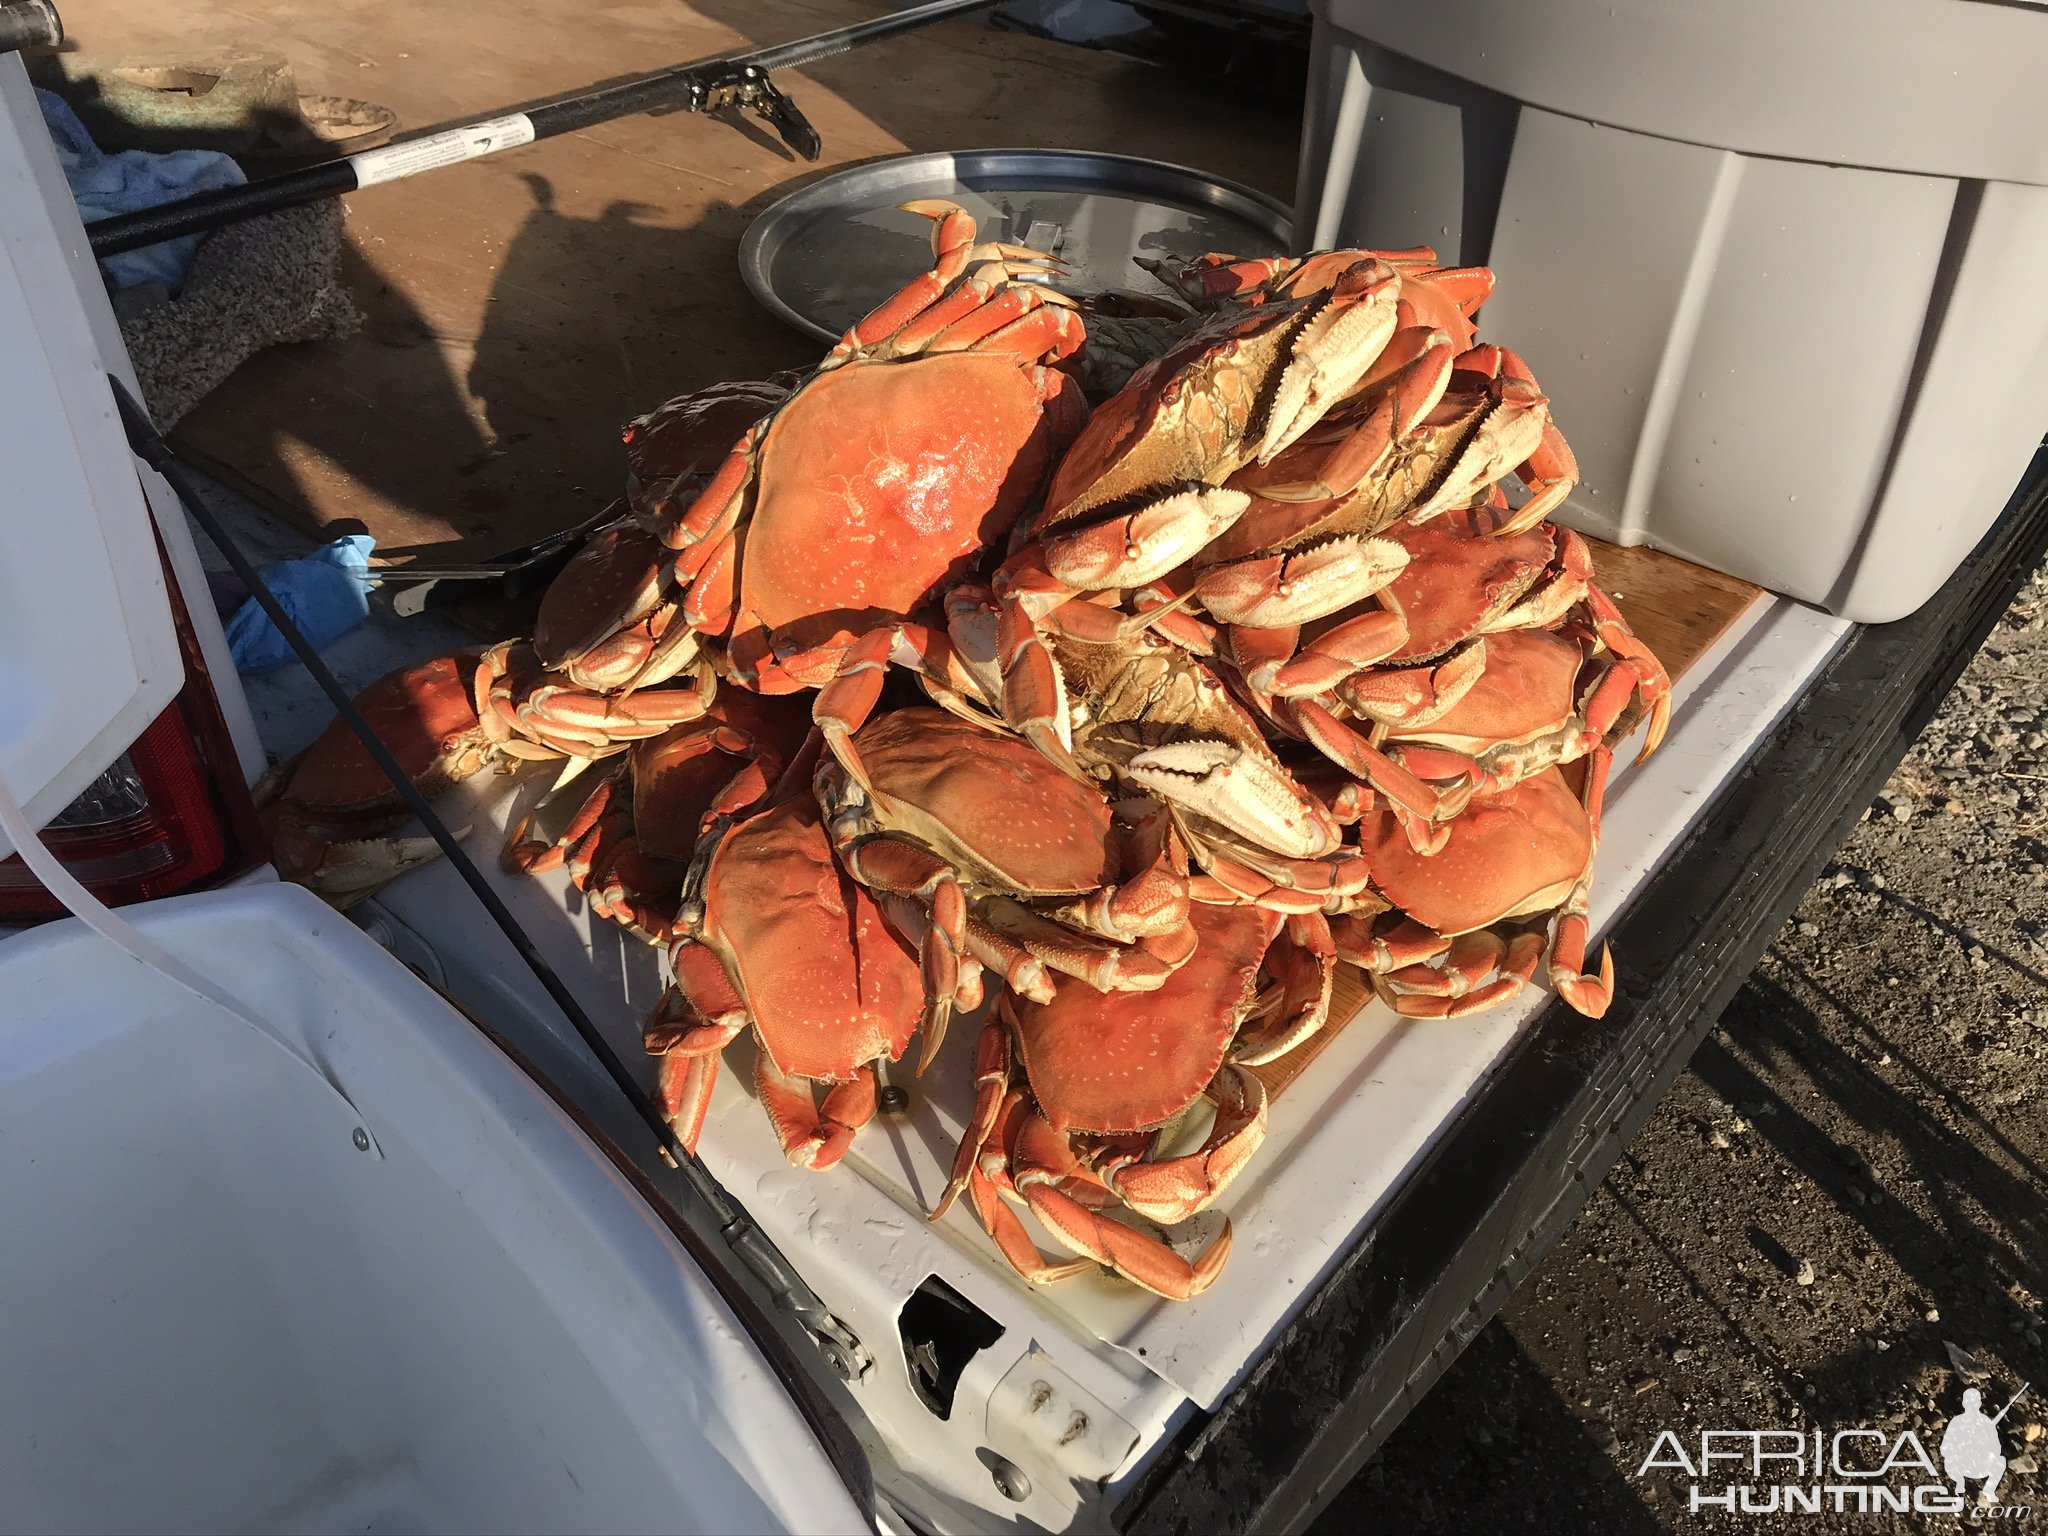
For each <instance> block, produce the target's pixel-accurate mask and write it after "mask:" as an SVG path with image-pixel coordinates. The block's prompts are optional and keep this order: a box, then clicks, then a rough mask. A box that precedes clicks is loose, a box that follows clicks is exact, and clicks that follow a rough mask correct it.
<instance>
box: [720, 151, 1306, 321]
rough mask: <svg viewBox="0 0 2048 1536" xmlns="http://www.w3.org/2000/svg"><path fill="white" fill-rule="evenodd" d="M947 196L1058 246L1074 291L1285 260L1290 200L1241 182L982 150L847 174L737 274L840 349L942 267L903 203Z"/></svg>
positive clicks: (765, 221)
mask: <svg viewBox="0 0 2048 1536" xmlns="http://www.w3.org/2000/svg"><path fill="white" fill-rule="evenodd" d="M919 197H943V198H948V199H950V200H952V201H953V202H956V203H958V204H960V206H961V207H963V208H965V209H966V210H967V211H968V212H969V213H972V214H973V215H974V216H975V217H976V218H977V219H979V220H980V221H981V238H982V239H984V240H1001V241H1005V242H1009V243H1013V244H1018V245H1034V246H1037V247H1038V248H1039V249H1041V250H1047V249H1049V250H1051V251H1053V253H1054V254H1055V255H1057V256H1059V257H1060V258H1061V259H1062V260H1063V261H1065V263H1066V267H1065V268H1064V270H1062V271H1061V272H1060V273H1059V275H1058V276H1057V277H1056V278H1055V279H1054V280H1053V281H1054V286H1056V287H1058V288H1061V289H1064V290H1065V291H1067V292H1069V293H1074V294H1093V293H1101V292H1103V291H1104V290H1106V289H1123V290H1126V291H1135V292H1140V293H1153V292H1163V291H1164V290H1162V289H1160V288H1159V287H1158V286H1157V284H1156V283H1155V281H1154V280H1153V278H1152V277H1151V276H1150V274H1148V273H1147V272H1145V271H1144V270H1143V269H1142V268H1140V267H1138V266H1137V265H1135V264H1134V263H1133V261H1132V260H1131V258H1132V257H1134V256H1146V257H1152V258H1161V257H1186V256H1199V255H1201V254H1202V253H1203V252H1205V251H1229V252H1231V253H1232V254H1234V255H1239V256H1270V255H1277V254H1280V253H1282V252H1284V251H1286V250H1287V249H1288V248H1289V243H1290V240H1291V237H1292V233H1293V230H1292V221H1291V219H1290V217H1289V213H1288V210H1287V208H1286V206H1285V205H1284V204H1281V203H1278V202H1276V201H1274V200H1273V199H1272V198H1270V197H1267V196H1266V195H1265V194H1264V193H1261V192H1255V191H1253V190H1252V189H1251V188H1250V187H1246V186H1240V185H1238V184H1237V183H1236V182H1231V181H1222V180H1219V179H1218V178H1216V177H1214V176H1209V175H1205V174H1204V173H1202V172H1200V171H1194V170H1189V169H1188V168H1187V167H1185V166H1179V165H1167V164H1165V163H1163V162H1161V161H1158V160H1139V159H1135V158H1133V157H1132V156H1129V155H1101V154H1093V153H1088V152H1083V151H1076V150H1059V149H981V150H973V151H968V152H963V153H959V154H929V155H897V156H892V157H891V158H889V159H886V160H871V161H868V162H867V163H866V164H864V165H855V166H849V167H847V169H845V170H843V171H838V172H835V173H834V174H832V175H830V176H826V177H823V178H822V179H820V180H818V181H814V182H812V183H811V184H810V185H809V186H807V187H804V188H802V189H800V190H798V191H796V192H792V193H791V194H790V195H789V196H788V197H785V198H783V199H782V200H781V201H780V202H778V203H776V204H774V205H773V206H772V207H770V208H769V209H767V210H766V211H765V212H764V213H762V214H761V215H760V216H759V217H758V218H756V219H755V220H754V222H753V223H752V224H751V225H749V226H748V228H747V233H746V236H745V238H743V239H742V240H741V241H740V271H741V274H742V275H743V276H744V277H745V278H746V282H747V286H748V287H749V288H751V289H752V290H753V293H754V297H755V298H757V299H759V300H760V301H761V302H762V304H764V305H766V306H767V308H768V309H769V310H770V311H771V312H773V313H774V314H776V315H778V316H780V317H781V318H782V319H784V320H786V321H788V322H789V323H790V324H791V325H793V326H795V327H796V328H797V329H799V330H802V331H808V332H809V333H810V334H811V335H813V336H816V337H818V338H819V339H820V340H824V341H830V340H833V339H834V338H836V337H838V336H841V335H843V334H844V333H845V331H846V328H847V327H848V326H850V325H852V324H853V323H854V321H856V320H858V319H860V317H861V316H863V315H865V314H866V313H867V312H868V311H869V310H871V309H873V308H874V307H875V306H876V305H877V304H879V303H881V301H882V300H883V299H885V298H887V297H888V296H889V295H890V294H892V293H894V292H895V291H896V290H897V289H898V288H901V287H902V286H903V284H904V283H906V282H908V281H909V280H910V279H911V278H912V277H914V276H916V275H917V274H918V273H920V272H923V271H926V270H927V269H929V267H930V266H931V228H932V226H931V221H930V220H929V219H923V218H919V217H918V216H917V215H915V214H909V213H904V212H902V211H901V210H900V209H898V207H897V206H896V205H897V204H898V203H902V202H907V201H909V200H910V199H912V198H919Z"/></svg>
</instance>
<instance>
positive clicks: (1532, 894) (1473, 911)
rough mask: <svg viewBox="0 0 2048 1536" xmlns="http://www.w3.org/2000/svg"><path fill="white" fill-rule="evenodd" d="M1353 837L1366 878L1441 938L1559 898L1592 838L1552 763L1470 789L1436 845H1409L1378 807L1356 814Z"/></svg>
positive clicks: (1587, 856) (1588, 853)
mask: <svg viewBox="0 0 2048 1536" xmlns="http://www.w3.org/2000/svg"><path fill="white" fill-rule="evenodd" d="M1358 837H1359V848H1360V851H1361V852H1362V853H1363V854H1364V855H1365V860H1366V863H1367V865H1368V866H1369V867H1370V868H1371V870H1372V882H1373V885H1374V886H1375V887H1376V888H1377V889H1378V890H1379V891H1380V892H1381V893H1382V894H1384V895H1385V896H1386V897H1387V898H1388V899H1389V900H1391V901H1392V902H1393V903H1394V905H1395V906H1397V907H1399V908H1400V909H1401V910H1402V911H1404V912H1406V913H1407V914H1408V915H1409V916H1410V917H1412V918H1414V919H1415V921H1417V922H1418V923H1421V924H1423V925H1424V926H1425V927H1428V928H1432V929H1434V930H1436V932H1438V933H1440V934H1443V935H1445V936H1447V937H1448V936H1452V935H1456V934H1460V933H1470V932H1472V931H1473V930H1475V929H1479V928H1484V927H1487V926H1488V925H1490V924H1492V923H1497V922H1500V921H1501V920H1502V919H1504V918H1510V917H1520V916H1524V915H1528V914H1532V913H1536V912H1542V911H1546V910H1548V909H1550V908H1551V907H1554V906H1556V905H1558V904H1559V903H1560V902H1562V901H1563V900H1564V899H1565V897H1566V896H1567V895H1568V894H1569V893H1570V891H1571V888H1572V887H1573V886H1574V885H1576V884H1577V883H1578V882H1579V880H1580V878H1581V877H1582V876H1583V875H1584V874H1585V872H1586V866H1587V864H1588V862H1589V861H1590V860H1591V859H1592V857H1593V846H1594V843H1593V826H1592V823H1591V821H1589V820H1588V819H1587V816H1586V810H1585V807H1584V806H1583V805H1582V804H1580V802H1579V797H1578V796H1577V795H1575V794H1573V793H1572V791H1571V788H1570V786H1569V785H1567V784H1566V783H1565V780H1564V777H1563V775H1562V774H1560V773H1559V772H1558V771H1557V770H1556V769H1555V768H1546V769H1544V770H1543V772H1541V773H1539V774H1535V775H1533V776H1532V777H1530V778H1527V779H1524V780H1522V781H1521V783H1519V784H1517V785H1515V786H1514V787H1513V788H1511V789H1504V790H1500V791H1498V792H1497V793H1494V794H1489V795H1477V796H1474V797H1473V798H1472V800H1471V801H1470V802H1468V803H1467V804H1466V806H1465V809H1464V810H1463V811H1461V812H1459V813H1458V816H1457V817H1456V819H1455V820H1453V821H1452V822H1451V823H1450V837H1449V840H1448V841H1447V842H1446V843H1445V844H1444V846H1443V848H1442V850H1441V851H1440V852H1437V853H1434V854H1421V853H1417V852H1416V851H1415V849H1414V848H1413V847H1412V846H1411V845H1410V843H1409V840H1408V835H1407V833H1406V831H1404V830H1403V828H1402V827H1401V825H1400V823H1399V822H1398V821H1397V820H1396V818H1395V816H1394V814H1393V812H1392V811H1390V810H1389V809H1388V808H1386V807H1385V806H1384V805H1382V806H1378V807H1376V808H1375V809H1373V810H1372V811H1370V812H1368V813H1367V814H1366V816H1365V817H1364V818H1363V819H1362V820H1361V821H1360V822H1359V824H1358Z"/></svg>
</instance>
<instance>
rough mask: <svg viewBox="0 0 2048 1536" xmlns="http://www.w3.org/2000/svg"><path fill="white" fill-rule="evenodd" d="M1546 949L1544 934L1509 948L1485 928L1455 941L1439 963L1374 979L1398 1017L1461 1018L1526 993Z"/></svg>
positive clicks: (1526, 936)
mask: <svg viewBox="0 0 2048 1536" xmlns="http://www.w3.org/2000/svg"><path fill="white" fill-rule="evenodd" d="M1543 948H1544V945H1543V935H1542V934H1540V933H1518V934H1516V935H1515V937H1514V938H1513V939H1512V940H1510V941H1508V942H1507V943H1505V944H1504V943H1502V942H1501V940H1500V938H1499V937H1498V936H1497V935H1495V934H1492V933H1488V932H1486V931H1484V930H1481V931H1480V932H1478V933H1467V934H1460V935H1459V936H1458V937H1457V938H1456V939H1454V940H1452V941H1451V944H1450V947H1449V949H1448V950H1447V951H1446V952H1445V954H1444V956H1443V958H1442V961H1441V963H1440V964H1439V965H1416V966H1409V967H1404V968H1401V969H1398V970H1394V971H1389V972H1387V973H1386V974H1385V975H1376V976H1374V978H1373V980H1374V983H1375V984H1376V986H1377V987H1378V988H1379V990H1380V992H1381V995H1382V996H1384V997H1387V998H1388V999H1389V1000H1390V1001H1391V1002H1392V1004H1393V1007H1394V1011H1395V1012H1396V1013H1399V1014H1402V1015H1403V1016H1405V1017H1408V1018H1415V1019H1460V1018H1464V1017H1465V1016H1466V1015H1467V1014H1473V1013H1479V1012H1481V1011H1483V1010H1485V1009H1488V1008H1491V1007H1493V1006H1494V1005H1495V1004H1496V1003H1502V1002H1506V1001H1507V1000H1508V999H1509V998H1510V997H1513V996H1514V995H1515V994H1516V993H1517V992H1519V991H1521V990H1522V988H1523V987H1524V986H1526V985H1527V984H1528V983H1529V981H1530V980H1531V979H1532V978H1533V977H1534V976H1535V974H1536V967H1537V966H1538V965H1540V964H1541V963H1542V960H1543ZM1488 977H1492V978H1493V979H1492V980H1491V981H1489V980H1488V979H1487V978H1488Z"/></svg>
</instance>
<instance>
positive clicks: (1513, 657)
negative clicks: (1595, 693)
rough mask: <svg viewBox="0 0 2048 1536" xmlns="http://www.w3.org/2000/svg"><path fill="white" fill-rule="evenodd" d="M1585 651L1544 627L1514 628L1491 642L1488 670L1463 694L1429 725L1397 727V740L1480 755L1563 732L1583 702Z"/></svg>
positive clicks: (1494, 637) (1488, 642)
mask: <svg viewBox="0 0 2048 1536" xmlns="http://www.w3.org/2000/svg"><path fill="white" fill-rule="evenodd" d="M1584 660H1585V653H1584V652H1583V651H1582V650H1580V648H1579V647H1578V646H1577V645H1576V644H1574V643H1573V642H1572V641H1570V640H1567V639H1565V638H1564V637H1563V636H1561V635H1555V634H1552V633H1551V632H1550V631H1548V630H1542V629H1519V630H1509V631H1507V632H1506V633H1504V634H1498V635H1490V636H1488V637H1487V641H1486V670H1485V671H1483V672H1481V673H1480V674H1479V678H1478V680H1477V681H1476V682H1474V683H1473V684H1472V686H1471V688H1470V689H1468V690H1467V691H1466V692H1465V694H1464V696H1463V697H1462V698H1460V699H1459V700H1458V702H1457V703H1455V704H1453V705H1452V706H1451V707H1450V708H1449V709H1448V710H1446V711H1444V713H1443V714H1441V715H1439V716H1437V718H1436V719H1434V720H1432V721H1431V722H1430V723H1429V724H1428V725H1424V726H1418V727H1416V728H1414V729H1413V730H1401V729H1397V730H1395V732H1394V733H1393V738H1392V739H1393V740H1394V741H1396V742H1400V743H1404V744H1405V743H1408V742H1414V743H1416V744H1418V745H1422V744H1429V745H1437V746H1445V747H1449V748H1450V749H1452V750H1453V751H1457V752H1466V753H1480V752H1484V751H1486V750H1487V749H1489V748H1491V747H1495V746H1499V745H1501V744H1503V743H1515V742H1523V741H1529V740H1532V739H1533V738H1535V737H1537V736H1540V735H1542V734H1544V733H1545V732H1547V731H1557V730H1562V729H1563V728H1564V726H1565V724H1566V722H1568V721H1569V720H1570V719H1571V718H1572V711H1573V708H1574V707H1575V705H1576V704H1577V701H1578V681H1579V670H1580V667H1581V665H1582V664H1583V662H1584Z"/></svg>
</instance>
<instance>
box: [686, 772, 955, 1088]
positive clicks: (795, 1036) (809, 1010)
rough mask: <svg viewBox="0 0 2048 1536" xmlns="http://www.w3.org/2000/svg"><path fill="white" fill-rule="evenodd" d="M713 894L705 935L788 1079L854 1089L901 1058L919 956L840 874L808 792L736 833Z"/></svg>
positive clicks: (711, 884)
mask: <svg viewBox="0 0 2048 1536" xmlns="http://www.w3.org/2000/svg"><path fill="white" fill-rule="evenodd" d="M705 896H706V903H707V909H706V916H705V933H704V936H705V939H706V941H707V942H708V943H709V944H710V945H711V947H712V949H713V950H714V951H716V952H717V954H718V955H719V957H720V958H721V959H722V960H723V961H724V962H725V967H726V973H727V974H728V975H729V976H730V977H731V978H732V981H733V984H734V986H735V987H736V988H738V990H739V994H740V996H741V997H743V998H744V999H745V1000H746V1003H747V1011H748V1013H749V1014H750V1015H751V1016H752V1017H753V1021H754V1028H755V1031H756V1033H757V1034H758V1035H759V1037H760V1041H761V1046H762V1048H763V1049H764V1050H766V1051H767V1052H768V1054H769V1056H770V1057H771V1058H772V1059H773V1060H774V1062H775V1064H776V1066H778V1067H780V1068H781V1069H782V1070H783V1072H784V1073H786V1074H788V1075H789V1076H792V1077H801V1078H806V1079H808V1080H810V1081H813V1082H845V1081H846V1080H848V1079H849V1078H851V1077H852V1076H853V1075H854V1072H855V1070H856V1069H857V1068H859V1067H860V1066H861V1065H862V1064H863V1063H866V1062H870V1061H873V1060H874V1059H875V1058H876V1057H878V1056H887V1057H888V1058H889V1059H890V1060H891V1061H894V1060H895V1059H896V1058H897V1057H899V1056H901V1055H902V1054H903V1050H904V1047H905V1046H907V1045H908V1044H909V1043H910V1037H911V1036H912V1035H913V1034H915V1033H916V1032H917V1022H918V1017H919V1015H920V1014H921V1013H922V1011H923V1008H924V981H923V978H922V975H921V974H920V972H919V970H918V964H917V956H916V954H915V953H914V952H913V951H912V950H911V949H910V948H909V946H907V945H906V944H905V943H904V942H903V940H902V939H900V938H899V937H897V935H896V932H895V930H894V929H892V928H890V927H889V926H888V924H887V923H886V922H885V921H884V920H883V918H882V909H881V908H880V907H879V906H877V905H876V904H875V901H874V898H873V897H871V896H869V895H868V894H867V892H865V891H863V890H862V889H861V888H860V887H859V886H857V885H855V884H854V883H853V882H852V881H851V880H849V879H848V878H847V877H846V876H845V874H844V873H842V872H841V870H840V868H839V865H838V862H837V861H836V860H835V859H834V858H833V857H832V844H831V843H830V841H828V840H827V838H826V836H825V828H824V824H823V823H822V822H821V821H820V820H819V817H818V806H817V802H816V801H814V800H813V799H812V798H811V797H810V796H809V795H807V794H799V795H797V796H796V797H795V798H793V799H791V800H788V801H785V802H783V803H782V804H781V805H778V806H775V807H773V808H771V809H769V810H767V811H764V812H763V813H762V814H760V815H758V816H755V817H753V818H752V819H750V820H748V821H745V822H743V823H741V824H740V825H739V826H738V827H736V828H734V829H733V831H732V832H731V833H729V834H728V835H727V836H726V838H725V840H724V842H722V843H721V844H720V845H719V847H718V851H717V852H716V853H715V854H714V855H713V856H712V860H711V867H710V869H709V871H708V873H707V878H706V882H705Z"/></svg>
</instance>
